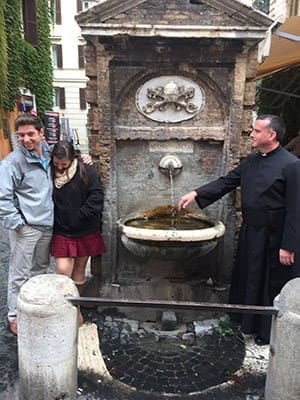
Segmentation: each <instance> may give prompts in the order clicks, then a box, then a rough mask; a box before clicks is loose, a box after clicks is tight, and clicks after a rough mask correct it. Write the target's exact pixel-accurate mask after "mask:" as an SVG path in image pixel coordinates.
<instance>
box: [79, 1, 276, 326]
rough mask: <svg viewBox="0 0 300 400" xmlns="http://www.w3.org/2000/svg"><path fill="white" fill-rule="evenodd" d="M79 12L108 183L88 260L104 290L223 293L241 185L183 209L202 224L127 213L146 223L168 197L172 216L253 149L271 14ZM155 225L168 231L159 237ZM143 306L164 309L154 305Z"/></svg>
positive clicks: (137, 294)
mask: <svg viewBox="0 0 300 400" xmlns="http://www.w3.org/2000/svg"><path fill="white" fill-rule="evenodd" d="M77 22H78V23H79V25H80V27H81V30H82V35H83V37H84V38H85V39H86V42H87V44H86V52H85V56H86V75H87V76H88V77H89V82H88V84H87V101H88V103H89V105H90V109H89V112H88V121H87V126H88V129H89V144H90V152H91V154H92V156H93V159H94V163H95V165H96V167H97V168H98V171H99V173H100V175H101V178H102V181H103V182H104V185H105V209H104V219H103V236H104V239H105V242H106V246H107V249H108V251H107V253H106V254H105V255H104V256H103V257H102V258H101V259H97V258H96V259H94V260H93V263H92V273H93V274H94V280H95V282H96V283H97V284H98V289H97V293H98V294H99V295H102V296H105V297H109V296H111V297H114V298H116V297H119V298H132V299H141V300H146V299H162V300H177V301H210V302H227V300H228V284H229V282H230V275H231V269H232V266H233V256H234V246H235V237H236V223H237V221H238V216H239V213H238V212H236V205H238V197H236V196H235V194H231V195H229V196H227V197H225V198H224V199H223V200H221V201H219V202H217V203H215V204H214V205H212V206H210V207H208V208H207V209H206V210H204V211H200V210H199V209H198V208H197V206H196V205H193V206H192V207H191V208H190V209H189V211H188V213H187V214H185V215H182V216H180V217H182V218H183V220H186V219H190V221H193V222H194V223H195V222H199V220H200V219H201V220H202V221H204V222H205V223H206V224H207V225H206V227H205V228H201V229H189V230H184V229H179V230H178V229H177V230H176V229H160V228H159V229H148V228H147V229H145V227H142V228H141V227H138V228H137V227H132V226H131V227H130V226H128V225H129V222H130V221H131V222H132V221H133V219H135V221H133V224H135V223H136V222H137V221H138V222H142V223H143V222H145V220H146V219H147V223H148V222H149V220H151V218H153V214H152V210H157V209H160V210H161V208H162V207H166V209H167V210H169V211H170V210H171V213H170V212H169V213H167V214H168V217H170V216H171V225H172V223H175V220H176V218H177V217H178V216H177V215H175V213H174V207H175V206H176V204H177V201H178V199H179V198H180V197H181V196H182V195H183V194H184V193H186V192H188V191H190V190H192V189H194V188H195V187H198V186H200V185H201V184H204V183H206V182H208V181H210V180H212V179H216V178H217V177H218V176H220V175H221V174H223V173H225V172H226V171H227V170H229V169H230V168H232V167H233V166H235V165H236V164H237V163H238V162H239V160H240V158H241V157H243V156H245V155H246V154H247V152H248V151H249V149H250V145H249V142H248V134H249V132H250V130H251V124H252V109H253V107H254V103H255V83H254V82H253V80H252V79H253V78H254V77H255V74H256V65H257V49H258V44H259V42H261V41H262V40H263V39H264V37H265V34H266V31H267V29H268V28H269V26H270V25H271V23H272V22H273V21H272V20H270V19H269V18H268V17H267V16H265V15H264V14H262V13H260V12H257V11H255V10H253V9H252V8H251V7H250V6H247V5H245V2H242V1H234V0H230V1H229V0H223V1H218V0H213V1H212V0H206V1H205V0H204V1H198V0H184V1H182V0H172V1H167V2H159V1H156V0H144V1H142V0H131V1H126V2H125V1H121V0H120V1H117V0H106V1H103V2H100V3H99V4H97V5H95V6H94V7H92V8H91V9H89V10H88V11H85V12H82V13H80V14H79V15H78V16H77ZM132 216H133V217H134V218H133V217H132ZM160 217H162V215H161V214H160ZM163 217H165V214H163ZM172 218H173V220H172ZM118 221H119V222H118ZM220 221H222V222H220ZM150 222H153V221H150ZM224 225H225V226H226V233H225V234H224ZM137 230H138V231H139V232H138V235H139V237H136V236H134V235H136V232H137ZM158 231H159V232H158ZM162 231H163V232H162ZM132 232H134V233H132ZM157 232H158V233H159V234H163V235H164V236H163V237H162V238H160V239H159V240H157V236H156V235H157ZM195 232H196V236H193V235H194V233H195ZM141 233H142V234H143V235H144V234H145V235H148V236H143V235H141ZM197 235H198V236H197ZM184 236H185V238H184V241H182V238H183V237H184ZM183 243H184V244H183ZM187 243H188V245H187ZM170 249H171V250H170ZM193 251H195V252H194V253H193ZM199 255H201V256H199ZM219 289H224V290H219ZM126 311H128V313H130V311H129V310H126ZM145 313H146V314H147V315H145ZM142 314H143V316H142V317H141V318H143V319H145V318H146V319H155V317H156V311H151V310H143V311H142ZM134 317H135V318H138V312H137V310H134ZM194 317H195V316H193V317H191V315H190V314H189V313H185V314H184V316H183V317H182V318H186V319H187V320H191V318H194ZM206 317H207V315H206Z"/></svg>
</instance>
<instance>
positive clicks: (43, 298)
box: [18, 274, 78, 400]
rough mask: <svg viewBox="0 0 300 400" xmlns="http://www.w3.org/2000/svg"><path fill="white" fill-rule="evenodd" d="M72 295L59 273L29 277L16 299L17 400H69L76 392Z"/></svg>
mask: <svg viewBox="0 0 300 400" xmlns="http://www.w3.org/2000/svg"><path fill="white" fill-rule="evenodd" d="M67 295H71V296H78V290H77V288H76V286H75V285H74V283H73V281H72V280H71V279H70V278H68V277H67V276H64V275H57V274H48V275H38V276H35V277H33V278H31V279H29V280H28V281H27V282H26V283H25V284H24V285H23V286H22V288H21V291H20V294H19V297H18V356H19V376H20V387H19V398H20V400H61V399H64V400H73V399H75V398H76V392H77V339H78V310H77V307H75V306H73V305H72V304H71V303H70V302H69V301H67V300H66V299H65V296H67Z"/></svg>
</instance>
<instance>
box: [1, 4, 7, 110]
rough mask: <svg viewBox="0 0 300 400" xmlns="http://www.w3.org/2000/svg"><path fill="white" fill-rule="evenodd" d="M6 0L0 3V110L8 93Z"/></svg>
mask: <svg viewBox="0 0 300 400" xmlns="http://www.w3.org/2000/svg"><path fill="white" fill-rule="evenodd" d="M5 4H6V0H5V1H2V2H1V3H0V66H1V67H0V109H1V108H2V107H3V103H4V98H5V94H6V92H7V52H6V49H7V41H6V34H5V29H4V9H5Z"/></svg>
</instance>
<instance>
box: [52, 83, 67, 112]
mask: <svg viewBox="0 0 300 400" xmlns="http://www.w3.org/2000/svg"><path fill="white" fill-rule="evenodd" d="M53 104H54V106H55V107H59V108H61V109H65V108H66V95H65V88H62V87H55V88H54V96H53Z"/></svg>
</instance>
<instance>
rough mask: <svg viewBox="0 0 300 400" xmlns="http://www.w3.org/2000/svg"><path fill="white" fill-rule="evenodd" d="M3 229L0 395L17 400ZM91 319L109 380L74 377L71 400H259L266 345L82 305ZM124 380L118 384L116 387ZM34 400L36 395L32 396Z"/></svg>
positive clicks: (235, 334)
mask: <svg viewBox="0 0 300 400" xmlns="http://www.w3.org/2000/svg"><path fill="white" fill-rule="evenodd" d="M8 260H9V244H8V237H7V231H5V230H4V229H2V228H0V311H1V313H0V399H1V400H17V399H18V394H17V393H18V356H17V339H16V337H15V336H14V335H12V334H11V333H10V332H9V330H8V329H7V322H6V287H7V271H8ZM83 314H84V317H85V320H87V321H91V322H94V323H96V324H97V326H98V330H99V336H100V337H101V351H102V354H103V358H104V360H105V362H106V364H107V368H108V370H109V371H110V373H111V375H112V376H113V377H114V378H115V380H114V384H112V385H110V386H108V385H103V384H102V383H101V382H100V381H99V377H93V376H84V375H79V377H78V392H77V393H78V395H77V398H78V400H163V399H168V400H169V399H171V400H173V399H174V400H175V399H180V400H202V399H205V400H262V399H263V392H264V381H265V374H266V366H267V357H268V346H263V347H257V346H256V345H255V344H254V343H253V338H252V337H249V336H248V337H243V336H241V335H239V334H238V331H233V332H228V331H227V330H226V329H227V328H226V327H225V328H226V329H225V328H224V329H223V330H221V331H220V330H219V332H215V334H213V335H210V336H207V337H205V338H197V339H195V337H193V335H191V336H190V338H188V339H187V340H182V339H183V338H182V337H178V336H172V337H165V336H163V337H162V336H160V335H159V334H157V333H156V331H155V330H154V332H153V330H151V329H148V328H149V326H146V325H147V324H139V323H138V322H137V321H130V320H127V319H126V318H124V316H122V315H119V314H114V313H112V312H110V313H108V310H101V309H99V310H98V311H97V309H92V310H90V309H86V310H83ZM123 384H125V385H123ZM32 400H35V399H32Z"/></svg>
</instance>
